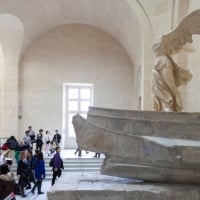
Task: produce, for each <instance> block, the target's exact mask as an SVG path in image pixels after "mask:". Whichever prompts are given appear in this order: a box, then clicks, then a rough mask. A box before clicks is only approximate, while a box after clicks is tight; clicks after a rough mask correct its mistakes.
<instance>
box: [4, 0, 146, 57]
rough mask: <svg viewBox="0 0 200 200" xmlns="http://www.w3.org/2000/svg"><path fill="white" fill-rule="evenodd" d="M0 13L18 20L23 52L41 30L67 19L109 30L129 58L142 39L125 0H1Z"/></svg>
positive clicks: (137, 22) (134, 17) (135, 18)
mask: <svg viewBox="0 0 200 200" xmlns="http://www.w3.org/2000/svg"><path fill="white" fill-rule="evenodd" d="M0 13H1V14H11V15H14V16H16V17H17V18H19V19H20V20H21V22H22V24H23V27H24V38H23V44H22V53H23V52H24V51H25V50H26V48H27V47H28V46H29V45H30V44H31V43H32V42H33V40H34V39H35V38H37V37H38V36H40V35H41V34H42V33H44V32H46V31H48V30H50V29H52V28H54V27H56V26H59V25H63V24H69V23H81V24H89V25H93V26H95V27H97V28H99V29H102V30H104V31H105V32H107V33H109V34H111V35H112V36H113V37H114V38H116V39H117V40H118V41H119V42H120V43H121V44H122V46H123V47H124V48H125V49H126V51H127V52H128V54H129V56H130V57H131V59H132V61H134V57H136V56H137V55H135V52H137V51H138V47H137V46H138V45H140V44H141V42H142V34H141V28H140V24H139V20H138V18H137V16H136V15H135V13H134V11H133V9H132V8H131V6H130V5H129V3H128V1H127V0H0Z"/></svg>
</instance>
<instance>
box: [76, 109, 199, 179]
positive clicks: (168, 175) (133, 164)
mask: <svg viewBox="0 0 200 200" xmlns="http://www.w3.org/2000/svg"><path fill="white" fill-rule="evenodd" d="M199 119H200V114H199V113H174V112H154V111H130V110H128V111H126V110H114V109H105V108H95V107H90V109H89V112H88V117H87V119H84V118H82V117H81V116H80V115H76V116H74V118H73V125H74V128H75V132H76V137H77V143H78V146H79V147H80V148H81V149H83V150H89V151H94V152H101V153H105V154H106V155H107V157H106V159H105V160H104V163H103V166H102V168H101V173H102V174H107V175H111V176H117V177H125V178H136V179H142V180H144V181H153V182H172V183H200V140H199V139H200V132H199V130H200V120H199Z"/></svg>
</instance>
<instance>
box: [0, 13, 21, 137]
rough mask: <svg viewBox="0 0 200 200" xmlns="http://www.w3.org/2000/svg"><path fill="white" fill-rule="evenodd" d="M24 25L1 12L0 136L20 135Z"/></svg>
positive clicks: (15, 18) (13, 17)
mask: <svg viewBox="0 0 200 200" xmlns="http://www.w3.org/2000/svg"><path fill="white" fill-rule="evenodd" d="M22 39H23V25H22V23H21V21H20V20H19V19H18V18H17V17H16V16H13V15H9V14H0V45H1V56H0V59H1V61H0V64H1V67H0V73H1V75H0V79H1V80H0V88H1V89H0V137H5V136H7V137H9V136H11V135H14V136H17V135H18V59H19V54H20V48H21V44H22Z"/></svg>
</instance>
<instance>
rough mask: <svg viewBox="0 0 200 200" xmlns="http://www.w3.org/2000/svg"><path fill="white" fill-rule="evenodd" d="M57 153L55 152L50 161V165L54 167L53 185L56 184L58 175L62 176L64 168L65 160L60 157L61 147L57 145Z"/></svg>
mask: <svg viewBox="0 0 200 200" xmlns="http://www.w3.org/2000/svg"><path fill="white" fill-rule="evenodd" d="M55 150H56V153H55V154H54V156H53V158H52V159H51V161H50V166H51V167H52V171H53V177H52V182H51V185H54V183H55V180H56V178H57V177H60V176H61V174H62V170H61V169H64V166H63V160H62V158H61V157H60V147H56V149H55Z"/></svg>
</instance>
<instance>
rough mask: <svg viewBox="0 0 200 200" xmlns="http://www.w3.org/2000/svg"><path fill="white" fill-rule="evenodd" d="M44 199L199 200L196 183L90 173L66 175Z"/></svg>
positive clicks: (199, 195)
mask: <svg viewBox="0 0 200 200" xmlns="http://www.w3.org/2000/svg"><path fill="white" fill-rule="evenodd" d="M47 196H48V200H130V199H131V200H155V199H157V200H172V199H173V200H178V199H184V200H191V199H192V200H199V199H200V194H199V187H198V185H184V184H180V185H179V184H160V183H159V184H158V183H157V184H156V183H143V182H142V181H140V180H133V179H125V178H117V177H111V176H105V175H100V174H96V173H90V174H88V173H87V174H84V173H80V174H68V175H64V174H63V175H62V177H61V178H60V179H59V180H58V181H57V182H56V184H55V185H54V186H53V188H52V189H51V191H49V192H48V193H47Z"/></svg>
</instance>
